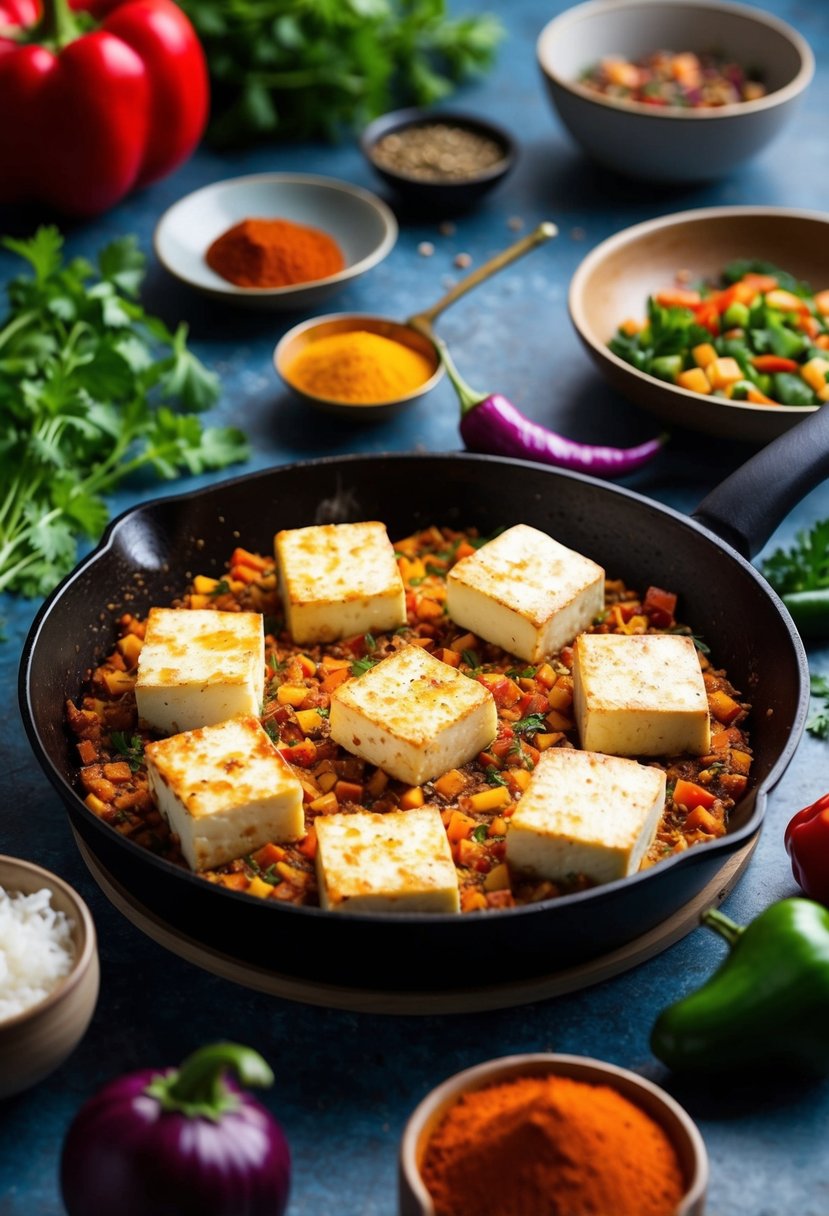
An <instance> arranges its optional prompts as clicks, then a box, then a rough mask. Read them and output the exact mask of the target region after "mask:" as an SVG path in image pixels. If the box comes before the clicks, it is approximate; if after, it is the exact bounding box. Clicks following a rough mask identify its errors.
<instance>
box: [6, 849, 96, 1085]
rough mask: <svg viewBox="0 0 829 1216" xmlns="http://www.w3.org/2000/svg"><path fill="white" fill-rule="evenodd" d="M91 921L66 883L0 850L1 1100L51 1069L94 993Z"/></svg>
mask: <svg viewBox="0 0 829 1216" xmlns="http://www.w3.org/2000/svg"><path fill="white" fill-rule="evenodd" d="M98 985H99V966H98V949H97V944H96V939H95V926H94V924H93V921H92V917H91V915H90V912H89V909H88V908H87V906H86V904H85V903H84V901H83V900H82V899H81V897H80V896H79V895H78V894H77V892H76V891H74V890H73V889H72V888H71V887H70V886H69V884H68V883H66V882H64V881H63V879H62V878H58V876H57V875H56V874H52V873H50V872H49V871H48V870H44V869H42V868H41V867H40V866H36V865H34V864H33V863H32V862H29V861H21V860H20V859H19V858H16V857H6V856H3V855H2V854H0V1098H6V1097H8V1096H9V1095H11V1094H15V1093H20V1092H21V1091H22V1090H24V1089H28V1088H29V1087H30V1086H31V1085H35V1084H37V1082H38V1081H42V1080H43V1078H44V1077H46V1076H48V1075H49V1073H51V1072H53V1071H54V1070H55V1069H56V1068H57V1067H58V1066H59V1065H60V1064H61V1063H62V1062H63V1061H64V1060H65V1059H66V1057H67V1056H68V1055H69V1053H70V1052H71V1051H72V1050H73V1049H74V1048H75V1047H76V1046H77V1045H78V1043H79V1042H80V1040H81V1039H82V1038H83V1035H84V1033H85V1031H86V1028H87V1026H88V1025H89V1022H90V1020H91V1018H92V1014H93V1012H94V1010H95V1003H96V1001H97V999H98Z"/></svg>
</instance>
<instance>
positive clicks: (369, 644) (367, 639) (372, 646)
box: [363, 633, 377, 650]
mask: <svg viewBox="0 0 829 1216" xmlns="http://www.w3.org/2000/svg"><path fill="white" fill-rule="evenodd" d="M363 645H364V646H365V648H366V650H376V649H377V642H376V640H375V638H374V635H373V634H371V633H364V634H363Z"/></svg>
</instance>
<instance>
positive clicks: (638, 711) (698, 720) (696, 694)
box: [573, 633, 711, 756]
mask: <svg viewBox="0 0 829 1216" xmlns="http://www.w3.org/2000/svg"><path fill="white" fill-rule="evenodd" d="M573 703H574V706H575V711H576V722H577V724H578V728H579V736H580V738H581V745H582V747H583V748H584V749H585V750H586V751H594V752H607V753H608V754H610V755H614V756H676V755H679V754H680V753H682V752H690V753H691V754H692V755H703V754H704V753H705V752H707V751H708V749H709V747H710V742H711V727H710V718H709V713H708V696H707V694H706V691H705V682H704V681H703V678H702V669H701V668H700V663H699V658H698V656H697V650H696V647H695V646H694V642H693V639H692V638H690V637H686V636H684V635H679V634H618V633H606V634H595V633H586V634H582V636H581V637H580V638H578V639H577V640H576V644H575V646H574V649H573Z"/></svg>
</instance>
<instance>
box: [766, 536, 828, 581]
mask: <svg viewBox="0 0 829 1216" xmlns="http://www.w3.org/2000/svg"><path fill="white" fill-rule="evenodd" d="M762 568H763V574H764V575H765V577H766V578H767V579H768V581H769V582H770V583H771V585H772V587H774V590H775V591H776V592H777V594H778V595H782V596H785V595H790V594H791V593H792V592H797V591H816V590H820V589H822V588H829V519H822V520H818V522H817V523H816V524H815V525H814V526H813V527H812V528H811V529H810V530H809V531H808V532H806V531H803V532H798V534H797V537H796V538H795V543H794V544H793V545H792V546H791V548H789V549H775V551H774V553H772V554H771V556H770V557H767V558H766V560H765V561H764V562H763V567H762Z"/></svg>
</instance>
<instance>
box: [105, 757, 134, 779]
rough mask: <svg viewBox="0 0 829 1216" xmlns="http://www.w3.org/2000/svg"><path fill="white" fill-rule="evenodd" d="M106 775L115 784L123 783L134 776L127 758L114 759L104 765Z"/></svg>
mask: <svg viewBox="0 0 829 1216" xmlns="http://www.w3.org/2000/svg"><path fill="white" fill-rule="evenodd" d="M104 777H105V778H106V779H107V781H112V782H113V783H114V784H115V785H123V783H124V782H125V781H129V780H130V779H131V778H132V770H131V769H130V766H129V765H128V764H127V762H126V760H113V761H111V762H110V763H108V764H105V765H104Z"/></svg>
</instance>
